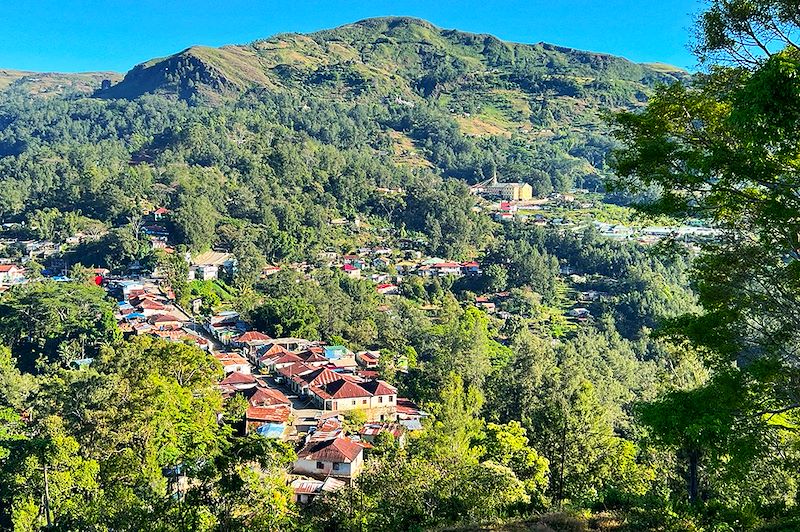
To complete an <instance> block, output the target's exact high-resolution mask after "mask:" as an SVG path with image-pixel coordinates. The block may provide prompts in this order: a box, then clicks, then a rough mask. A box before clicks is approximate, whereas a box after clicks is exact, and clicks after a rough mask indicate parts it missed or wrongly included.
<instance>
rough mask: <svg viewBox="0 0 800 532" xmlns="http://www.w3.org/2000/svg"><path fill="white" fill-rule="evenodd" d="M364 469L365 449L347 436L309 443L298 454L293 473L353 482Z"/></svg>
mask: <svg viewBox="0 0 800 532" xmlns="http://www.w3.org/2000/svg"><path fill="white" fill-rule="evenodd" d="M363 467H364V448H363V447H362V446H361V445H359V444H358V443H356V442H355V441H353V440H352V439H350V438H348V437H347V436H342V437H338V438H333V439H329V440H322V441H314V440H312V441H309V442H308V443H307V444H306V445H305V447H303V448H302V449H301V450H300V452H298V453H297V460H295V462H294V467H293V472H294V473H295V474H304V475H309V476H311V477H316V478H325V477H338V478H342V479H346V480H351V479H353V478H355V477H357V476H358V474H359V473H360V472H361V470H362V468H363Z"/></svg>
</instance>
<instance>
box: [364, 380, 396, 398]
mask: <svg viewBox="0 0 800 532" xmlns="http://www.w3.org/2000/svg"><path fill="white" fill-rule="evenodd" d="M359 386H361V387H362V388H364V389H365V390H367V391H368V392H369V393H371V394H372V395H394V394H396V393H397V389H396V388H395V387H394V386H390V385H389V384H387V383H386V382H384V381H379V380H378V379H374V380H371V381H367V382H361V383H359Z"/></svg>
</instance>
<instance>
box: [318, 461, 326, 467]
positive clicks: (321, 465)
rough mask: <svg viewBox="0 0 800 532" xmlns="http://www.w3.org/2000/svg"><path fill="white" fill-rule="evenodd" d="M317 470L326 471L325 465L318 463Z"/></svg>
mask: <svg viewBox="0 0 800 532" xmlns="http://www.w3.org/2000/svg"><path fill="white" fill-rule="evenodd" d="M317 469H325V464H323V463H322V462H317Z"/></svg>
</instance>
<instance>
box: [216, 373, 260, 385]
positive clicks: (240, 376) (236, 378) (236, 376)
mask: <svg viewBox="0 0 800 532" xmlns="http://www.w3.org/2000/svg"><path fill="white" fill-rule="evenodd" d="M255 383H256V378H255V377H253V376H252V375H246V374H244V373H241V372H239V371H234V372H233V373H231V374H230V375H228V376H227V377H225V378H224V379H222V381H221V382H220V384H255Z"/></svg>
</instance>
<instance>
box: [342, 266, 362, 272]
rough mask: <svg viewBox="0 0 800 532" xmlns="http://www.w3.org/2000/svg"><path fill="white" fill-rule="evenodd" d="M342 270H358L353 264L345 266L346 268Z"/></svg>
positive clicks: (343, 267)
mask: <svg viewBox="0 0 800 532" xmlns="http://www.w3.org/2000/svg"><path fill="white" fill-rule="evenodd" d="M342 269H343V270H344V271H346V272H352V271H355V270H357V269H358V268H356V267H355V266H353V265H352V264H345V265H344V266H342Z"/></svg>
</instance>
